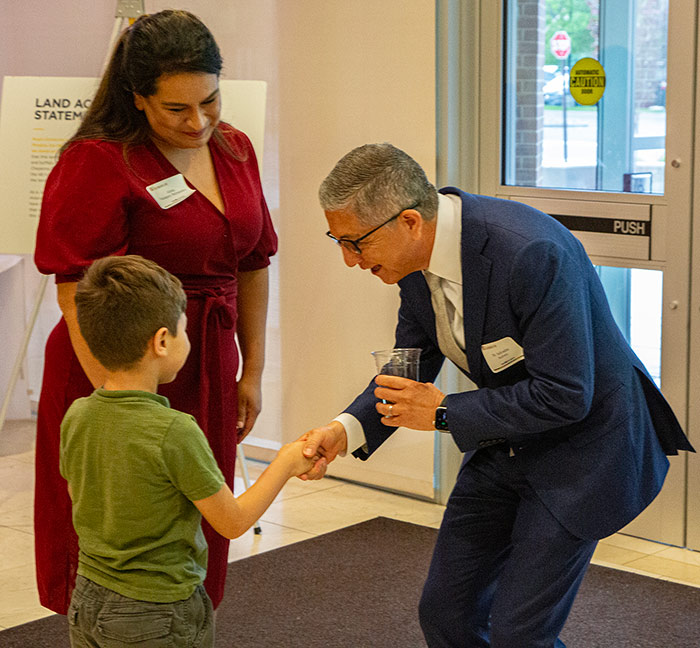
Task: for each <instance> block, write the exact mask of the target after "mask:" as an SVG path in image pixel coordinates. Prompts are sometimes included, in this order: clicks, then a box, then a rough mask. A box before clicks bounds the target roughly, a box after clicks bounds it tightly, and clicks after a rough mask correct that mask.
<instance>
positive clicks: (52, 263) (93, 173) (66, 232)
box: [34, 140, 130, 283]
mask: <svg viewBox="0 0 700 648" xmlns="http://www.w3.org/2000/svg"><path fill="white" fill-rule="evenodd" d="M128 176H129V170H128V168H127V166H126V162H125V160H124V157H123V154H122V146H121V144H115V143H111V142H100V141H93V140H86V141H82V142H76V143H75V144H73V145H72V146H70V147H69V148H68V149H67V150H66V151H64V153H63V154H62V155H61V157H60V158H59V160H58V162H57V164H56V166H55V167H54V168H53V169H52V171H51V173H50V174H49V177H48V179H47V181H46V186H45V189H44V196H43V201H42V207H41V216H40V218H39V227H38V231H37V239H36V249H35V252H34V261H35V263H36V265H37V268H38V269H39V271H40V272H42V273H44V274H55V275H56V281H57V282H58V283H60V282H65V281H77V280H79V279H80V277H81V276H82V272H83V270H84V269H85V268H86V267H87V266H89V265H90V263H92V261H94V260H95V259H98V258H101V257H104V256H110V255H121V254H125V253H126V249H127V244H128V234H129V228H128V219H127V205H128V201H129V195H130V188H129V177H128Z"/></svg>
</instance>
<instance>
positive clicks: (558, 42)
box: [549, 31, 571, 59]
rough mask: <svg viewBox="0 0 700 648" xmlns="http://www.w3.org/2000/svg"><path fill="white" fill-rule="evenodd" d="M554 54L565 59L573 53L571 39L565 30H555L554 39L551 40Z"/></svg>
mask: <svg viewBox="0 0 700 648" xmlns="http://www.w3.org/2000/svg"><path fill="white" fill-rule="evenodd" d="M549 46H550V48H551V50H552V54H554V56H556V57H557V58H558V59H565V58H566V57H567V56H569V54H571V39H570V38H569V34H567V33H566V32H565V31H558V32H554V36H552V40H551V41H550V42H549Z"/></svg>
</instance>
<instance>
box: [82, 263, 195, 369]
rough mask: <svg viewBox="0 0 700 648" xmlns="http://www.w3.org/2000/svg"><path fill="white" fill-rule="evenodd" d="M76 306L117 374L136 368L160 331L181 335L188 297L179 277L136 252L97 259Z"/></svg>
mask: <svg viewBox="0 0 700 648" xmlns="http://www.w3.org/2000/svg"><path fill="white" fill-rule="evenodd" d="M75 305H76V308H77V312H78V325H79V326H80V332H81V333H82V334H83V337H84V338H85V341H86V342H87V345H88V347H89V348H90V351H91V352H92V354H93V355H94V356H95V358H97V360H99V361H100V363H101V364H102V365H103V366H104V367H105V368H106V369H108V370H110V371H114V370H118V369H130V368H131V367H133V366H134V365H136V364H137V363H138V362H139V360H141V358H143V355H144V353H145V352H146V347H147V345H148V341H149V340H150V339H151V338H152V337H153V335H154V334H155V332H156V331H157V330H158V329H159V328H161V327H163V326H166V327H167V328H168V331H170V333H171V334H172V335H176V334H177V325H178V321H179V320H180V316H181V315H182V313H184V312H185V308H186V306H187V297H186V296H185V292H184V290H183V289H182V283H181V282H180V280H179V279H178V278H177V277H174V276H173V275H171V274H170V273H169V272H168V271H167V270H164V269H163V268H161V267H160V266H159V265H158V264H157V263H154V262H153V261H149V260H148V259H144V258H143V257H140V256H138V255H135V254H132V255H127V256H111V257H105V258H103V259H98V260H97V261H94V262H93V264H92V265H91V266H90V267H89V268H88V269H87V271H86V272H85V275H84V276H83V278H82V279H81V280H80V281H79V282H78V286H77V289H76V293H75Z"/></svg>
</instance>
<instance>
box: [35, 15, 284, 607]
mask: <svg viewBox="0 0 700 648" xmlns="http://www.w3.org/2000/svg"><path fill="white" fill-rule="evenodd" d="M220 71H221V57H220V54H219V49H218V47H217V45H216V42H215V41H214V39H213V37H212V35H211V33H210V32H209V30H208V29H207V28H206V27H205V26H204V25H203V24H202V23H201V22H200V21H199V20H198V19H197V18H196V17H195V16H193V15H192V14H189V13H187V12H184V11H170V10H168V11H162V12H159V13H156V14H153V15H150V16H143V17H141V18H139V19H138V20H137V21H136V22H135V23H134V24H133V25H132V26H131V27H129V28H128V29H127V30H126V31H125V32H124V33H123V34H122V36H121V37H120V39H119V41H118V43H117V45H116V47H115V50H114V53H113V55H112V59H111V61H110V64H109V66H108V68H107V71H106V72H105V75H104V78H103V79H102V82H101V84H100V87H99V89H98V91H97V94H96V96H95V99H94V100H93V102H92V105H91V107H90V110H89V111H88V113H87V114H86V116H85V119H84V121H83V123H82V125H81V127H80V128H79V130H78V132H77V133H76V134H75V135H74V136H73V138H72V139H71V140H70V141H69V142H68V143H67V144H66V145H65V146H64V147H63V149H62V152H61V155H60V158H59V160H58V162H57V164H56V166H55V168H54V169H53V171H52V172H51V174H50V176H49V178H48V180H47V183H46V188H45V191H44V199H43V205H42V211H41V218H40V222H39V230H38V234H37V245H36V252H35V261H36V264H37V267H38V268H39V270H40V271H41V272H43V273H45V274H55V275H56V282H57V289H58V302H59V305H60V307H61V311H62V313H63V318H62V319H61V321H60V322H59V323H58V324H57V326H56V328H55V329H54V330H53V332H52V333H51V335H50V336H49V339H48V342H47V345H46V357H45V366H44V378H43V385H42V391H41V398H40V401H39V417H38V422H37V445H36V494H35V510H34V519H35V546H36V566H37V581H38V586H39V595H40V599H41V603H42V605H44V606H45V607H48V608H50V609H51V610H54V611H55V612H58V613H61V614H65V613H66V611H67V608H68V604H69V602H70V596H71V592H72V589H73V585H74V581H75V572H76V568H77V553H78V547H77V538H76V536H75V533H74V531H73V526H72V523H71V504H70V498H69V497H68V493H67V490H66V483H65V481H64V480H63V478H62V477H61V476H60V474H59V468H58V449H59V425H60V423H61V420H62V418H63V415H64V413H65V411H66V409H67V408H68V406H69V405H70V404H71V403H72V402H73V400H75V399H76V398H78V397H81V396H86V395H88V394H89V393H90V392H91V391H92V390H93V389H94V388H95V387H98V386H99V385H100V384H101V382H102V376H103V373H102V371H103V370H102V368H101V366H100V365H99V363H98V362H97V361H96V360H95V359H94V357H92V355H91V354H90V352H89V350H88V348H87V345H86V344H85V342H84V340H83V338H82V336H81V335H80V330H79V328H78V326H77V320H76V314H75V302H74V298H73V296H74V294H75V286H76V282H77V281H78V280H79V279H80V277H81V276H82V272H83V270H84V269H85V268H86V267H87V266H89V265H90V263H91V262H92V261H93V260H95V259H97V258H100V257H103V256H108V255H117V254H118V255H122V254H139V255H141V256H144V257H146V258H149V259H152V260H153V261H155V262H157V263H158V264H160V265H161V266H163V267H164V268H166V269H167V270H168V271H169V272H171V273H173V274H174V275H176V276H177V277H179V279H180V280H181V281H182V282H183V285H184V287H185V289H186V292H187V295H188V306H187V319H188V334H189V337H190V340H191V341H192V352H191V354H190V357H189V359H188V361H187V363H186V365H185V367H184V368H183V370H182V371H181V372H180V374H179V375H178V377H177V380H176V381H175V382H174V383H172V384H170V385H167V386H166V385H164V386H163V389H162V393H163V395H165V396H167V397H168V398H169V399H170V403H171V405H172V406H173V407H174V408H176V409H179V410H182V411H185V412H188V413H190V414H192V415H193V416H194V417H195V418H196V419H197V421H198V423H199V425H200V426H201V427H202V429H203V430H204V432H205V433H206V435H207V438H208V439H209V443H210V445H211V447H212V449H213V451H214V455H215V456H216V458H217V461H218V462H219V465H220V466H221V469H222V471H223V473H224V475H225V476H226V479H227V481H228V484H229V486H230V487H233V473H234V466H235V457H236V444H237V443H238V442H239V441H240V440H241V439H242V438H243V437H245V435H246V434H248V432H249V431H250V429H251V427H252V426H253V423H254V422H255V419H256V417H257V415H258V413H259V411H260V404H261V396H260V390H261V375H262V368H263V362H264V351H265V320H266V314H267V292H268V275H267V267H268V265H269V257H270V256H271V255H272V254H274V253H275V252H276V249H277V237H276V235H275V232H274V229H273V227H272V222H271V220H270V215H269V213H268V210H267V206H266V204H265V198H264V197H263V194H262V188H261V186H260V178H259V174H258V165H257V161H256V158H255V153H254V151H253V148H252V146H251V144H250V141H249V140H248V138H247V137H246V136H245V135H244V134H243V133H242V132H240V131H238V130H236V129H235V128H233V127H232V126H229V125H227V124H223V123H220V122H219V116H220V108H221V102H220V97H219V88H218V81H219V73H220ZM236 334H237V335H238V341H239V344H240V351H241V364H242V367H241V373H240V378H239V380H238V382H237V381H236V376H237V375H238V369H239V357H238V350H237V347H236V340H235V336H236ZM204 527H205V535H206V537H207V542H208V544H209V567H208V572H207V580H206V582H205V586H206V588H207V591H208V593H209V596H210V597H211V599H212V601H213V603H214V606H215V607H216V606H217V605H218V604H219V602H220V601H221V598H222V596H223V589H224V581H225V576H226V565H227V557H228V541H227V540H226V539H225V538H222V537H221V536H219V535H218V534H217V533H216V532H214V531H213V530H212V529H211V528H210V527H208V525H206V523H205V524H204Z"/></svg>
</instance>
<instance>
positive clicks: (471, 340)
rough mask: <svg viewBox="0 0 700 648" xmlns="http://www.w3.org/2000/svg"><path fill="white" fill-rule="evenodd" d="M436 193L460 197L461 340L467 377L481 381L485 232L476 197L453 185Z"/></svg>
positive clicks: (486, 280) (485, 292)
mask: <svg viewBox="0 0 700 648" xmlns="http://www.w3.org/2000/svg"><path fill="white" fill-rule="evenodd" d="M440 193H444V194H447V193H452V194H457V195H458V196H459V197H460V198H461V200H462V299H463V304H464V340H465V344H466V347H467V349H466V351H467V362H468V363H469V370H470V376H471V378H472V379H473V380H474V381H475V382H476V383H477V384H480V382H481V371H482V364H483V355H482V353H481V340H482V339H483V332H484V321H485V318H486V303H487V300H488V286H489V278H490V276H491V260H490V259H488V258H486V257H485V256H483V255H482V254H481V252H482V250H483V249H484V246H485V245H486V242H487V241H488V233H487V232H486V226H485V224H484V222H483V220H481V219H480V218H478V211H479V210H478V202H477V199H476V198H475V197H474V196H472V195H470V194H467V193H464V192H463V191H460V190H459V189H456V188H454V187H445V188H444V189H441V190H440Z"/></svg>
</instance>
